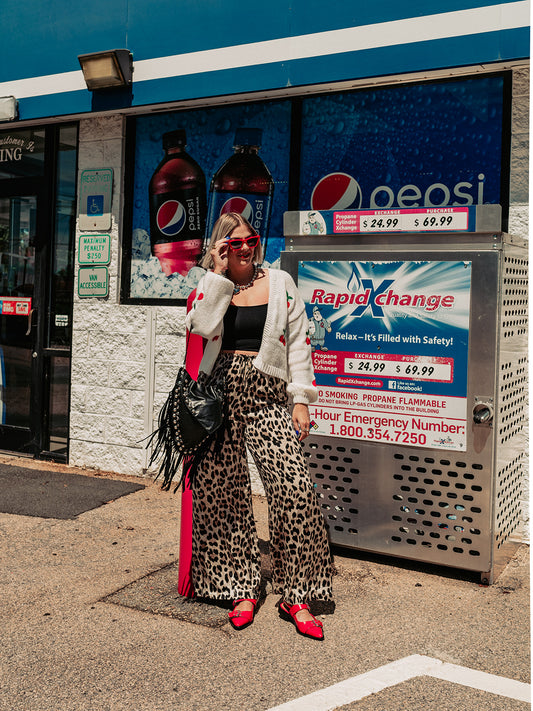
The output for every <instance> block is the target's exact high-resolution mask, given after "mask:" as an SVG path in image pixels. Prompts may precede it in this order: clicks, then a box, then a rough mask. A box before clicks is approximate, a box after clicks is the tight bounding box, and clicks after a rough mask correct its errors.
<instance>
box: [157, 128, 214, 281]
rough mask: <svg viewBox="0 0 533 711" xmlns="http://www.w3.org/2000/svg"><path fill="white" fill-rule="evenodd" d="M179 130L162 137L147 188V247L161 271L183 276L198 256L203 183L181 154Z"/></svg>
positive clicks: (183, 136) (182, 138)
mask: <svg viewBox="0 0 533 711" xmlns="http://www.w3.org/2000/svg"><path fill="white" fill-rule="evenodd" d="M186 145H187V139H186V134H185V131H184V130H183V129H178V130H176V131H170V132H169V133H165V134H163V148H164V150H165V157H164V158H163V160H162V161H161V163H160V164H159V165H158V166H157V168H156V171H155V173H154V174H153V176H152V178H151V180H150V185H149V188H148V193H149V201H150V243H151V247H152V254H153V255H154V256H156V257H157V258H158V259H159V262H160V264H161V269H162V270H163V272H164V273H165V274H166V275H167V276H170V275H171V274H174V273H175V272H178V273H179V274H183V275H186V274H187V272H188V271H189V269H191V267H194V266H195V265H196V264H197V263H198V259H199V257H200V255H201V254H202V247H203V237H204V231H205V218H206V212H207V206H206V182H205V175H204V173H203V171H202V169H201V168H200V166H199V165H198V163H197V162H196V161H195V160H194V159H193V158H191V156H190V155H189V154H188V153H187V152H186V151H185V146H186Z"/></svg>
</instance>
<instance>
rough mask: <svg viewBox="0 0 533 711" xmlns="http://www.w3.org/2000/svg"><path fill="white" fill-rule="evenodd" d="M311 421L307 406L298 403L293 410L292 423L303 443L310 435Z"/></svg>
mask: <svg viewBox="0 0 533 711" xmlns="http://www.w3.org/2000/svg"><path fill="white" fill-rule="evenodd" d="M310 421H311V420H310V417H309V408H308V407H307V405H304V404H303V403H301V402H297V403H296V405H295V406H294V408H293V410H292V422H293V424H294V429H295V430H296V433H297V434H298V439H299V440H300V442H303V440H304V439H305V438H306V437H307V436H308V435H309V423H310Z"/></svg>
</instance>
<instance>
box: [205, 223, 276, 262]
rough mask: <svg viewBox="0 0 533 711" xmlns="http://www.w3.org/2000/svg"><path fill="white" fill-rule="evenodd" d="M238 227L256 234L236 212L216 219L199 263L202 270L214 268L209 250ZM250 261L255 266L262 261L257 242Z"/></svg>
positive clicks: (261, 251) (260, 249) (261, 250)
mask: <svg viewBox="0 0 533 711" xmlns="http://www.w3.org/2000/svg"><path fill="white" fill-rule="evenodd" d="M239 225H243V226H244V227H247V228H248V229H249V230H250V234H252V235H256V234H257V231H256V230H254V228H253V227H252V225H251V224H250V223H249V222H248V220H247V219H245V218H244V217H243V216H242V215H241V214H240V213H238V212H226V213H224V214H223V215H221V216H220V217H219V218H218V220H217V221H216V222H215V224H214V225H213V231H212V232H211V240H210V242H209V245H208V246H207V249H206V251H205V254H204V256H203V258H202V261H201V262H200V266H201V267H203V268H204V269H212V268H213V267H214V266H215V263H214V262H213V257H212V256H211V250H212V249H213V245H214V244H215V242H217V241H218V240H219V239H223V238H224V237H227V236H228V235H230V234H231V233H232V232H233V230H234V229H235V228H236V227H239ZM252 259H253V261H254V262H256V263H257V264H261V262H262V261H263V248H262V247H261V242H259V244H258V245H257V247H256V248H255V249H254V253H253V257H252Z"/></svg>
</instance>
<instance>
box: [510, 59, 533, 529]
mask: <svg viewBox="0 0 533 711" xmlns="http://www.w3.org/2000/svg"><path fill="white" fill-rule="evenodd" d="M529 82H530V70H529V67H523V68H519V69H515V70H514V71H513V107H512V122H511V175H510V185H509V233H510V234H512V235H518V236H519V237H523V238H524V239H526V240H529ZM527 411H528V403H527V404H526V411H525V413H524V429H525V440H526V446H525V447H524V458H525V459H524V472H525V477H524V486H523V490H522V496H521V506H522V525H521V526H520V529H519V531H518V532H517V533H516V534H515V537H516V538H517V539H519V540H525V541H528V542H529V540H530V532H529V526H530V521H529V490H530V486H529V455H528V452H529V419H528V416H527Z"/></svg>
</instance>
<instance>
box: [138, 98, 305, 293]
mask: <svg viewBox="0 0 533 711" xmlns="http://www.w3.org/2000/svg"><path fill="white" fill-rule="evenodd" d="M290 117H291V104H290V102H288V101H283V102H261V103H257V104H246V105H240V106H233V107H225V108H223V109H219V108H215V109H202V110H195V111H183V112H179V113H175V112H174V113H166V114H161V115H160V116H157V117H146V118H140V119H137V120H136V140H135V177H134V198H133V214H132V245H131V278H130V296H131V297H133V298H162V299H165V298H166V299H185V298H187V296H188V295H189V294H190V292H191V291H192V289H194V287H195V286H196V284H197V282H198V279H199V278H200V276H201V274H202V273H203V270H202V269H201V268H200V267H199V266H197V265H198V262H199V261H200V259H201V257H202V255H203V253H204V251H205V249H206V244H207V242H208V240H209V237H210V234H211V230H212V227H213V224H214V223H215V222H216V220H217V219H218V217H219V216H220V215H221V214H223V213H225V212H239V213H241V214H242V215H243V216H244V217H245V218H246V219H247V220H248V221H249V222H250V223H251V224H252V225H253V227H254V229H255V230H256V231H257V233H258V234H259V235H260V236H261V242H262V246H263V252H264V255H265V262H266V263H267V264H269V265H272V266H274V267H275V266H277V265H279V255H280V252H281V250H282V248H283V237H282V234H283V229H282V221H283V213H284V212H285V211H286V210H287V208H288V175H289V156H290V123H291V118H290Z"/></svg>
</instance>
